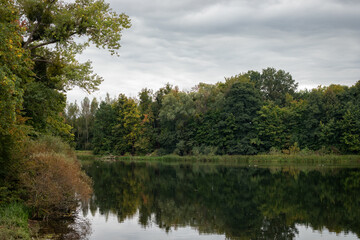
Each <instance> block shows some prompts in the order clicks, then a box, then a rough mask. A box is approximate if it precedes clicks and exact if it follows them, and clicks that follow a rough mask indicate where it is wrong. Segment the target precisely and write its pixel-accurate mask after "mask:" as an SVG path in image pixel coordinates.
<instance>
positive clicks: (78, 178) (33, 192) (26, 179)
mask: <svg viewBox="0 0 360 240" xmlns="http://www.w3.org/2000/svg"><path fill="white" fill-rule="evenodd" d="M24 156H25V158H26V159H27V161H26V166H25V171H24V173H23V174H22V176H21V182H22V184H23V186H24V187H25V189H26V190H27V192H28V196H27V199H26V203H27V204H28V206H29V207H30V208H31V209H32V213H33V217H46V218H49V217H59V216H63V215H64V214H71V213H72V212H73V211H74V210H75V208H76V207H77V204H78V200H79V199H82V200H86V199H87V198H88V197H89V196H90V193H91V181H90V179H89V178H88V177H87V176H86V174H85V173H83V172H82V171H81V168H80V165H79V163H78V162H77V160H76V157H75V154H74V152H73V151H72V150H71V148H70V147H69V146H68V145H67V144H65V143H63V142H61V140H60V139H58V138H54V137H50V136H48V137H44V138H41V139H39V141H30V142H29V143H28V145H27V147H26V149H25V152H24Z"/></svg>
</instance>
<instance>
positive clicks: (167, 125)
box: [67, 68, 360, 156]
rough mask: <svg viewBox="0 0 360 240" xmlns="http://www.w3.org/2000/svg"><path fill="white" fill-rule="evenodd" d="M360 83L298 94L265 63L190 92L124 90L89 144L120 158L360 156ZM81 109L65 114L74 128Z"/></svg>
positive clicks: (105, 105) (102, 113)
mask: <svg viewBox="0 0 360 240" xmlns="http://www.w3.org/2000/svg"><path fill="white" fill-rule="evenodd" d="M359 86H360V84H359V83H357V84H355V85H354V86H352V87H346V86H341V85H330V86H328V87H318V88H315V89H311V90H304V91H299V92H296V88H297V83H295V81H294V80H293V79H292V77H291V75H290V74H289V73H286V72H285V71H283V70H275V69H273V68H267V69H264V70H263V71H262V73H259V72H255V71H249V72H247V73H244V74H239V75H235V76H233V77H229V78H225V82H218V83H216V84H204V83H200V84H198V85H197V86H196V87H194V88H193V89H192V90H191V91H189V92H187V91H180V90H179V89H178V87H173V86H171V85H170V84H167V85H165V87H163V88H161V89H159V90H158V91H157V92H155V93H153V91H152V90H149V89H142V90H141V92H140V93H139V100H137V99H129V98H127V97H126V96H125V95H123V94H120V95H119V97H118V98H117V99H110V98H109V97H108V99H107V101H104V102H102V103H101V104H100V108H99V110H97V111H98V112H97V113H96V114H95V116H94V118H93V121H94V127H91V126H90V127H89V128H90V129H89V132H93V134H94V139H91V138H89V141H90V142H91V143H90V145H92V147H93V150H94V152H95V153H101V154H110V153H111V154H116V155H119V154H120V155H123V154H125V153H127V154H131V155H144V154H152V155H166V154H177V155H180V156H183V155H204V154H210V155H211V154H218V155H227V154H229V155H234V154H241V155H253V154H259V153H268V152H270V153H272V152H274V151H272V150H271V149H276V152H283V153H285V154H305V155H307V152H308V153H311V154H313V153H317V154H329V153H332V154H339V153H344V154H348V153H350V154H353V153H359V136H360V134H359V131H358V129H359V121H358V119H359V116H358V115H359V107H358V106H360V100H359V99H360V97H359V96H360V93H359V92H360V90H359V89H360V87H359ZM85 100H86V99H84V101H85ZM87 101H89V100H87ZM70 107H72V108H73V109H74V110H73V112H74V111H75V110H76V109H78V108H77V106H76V105H74V104H72V105H69V108H70ZM78 111H79V112H81V113H80V114H79V115H78V116H77V117H75V118H74V117H71V116H70V115H69V117H67V119H68V123H69V124H74V123H75V124H74V129H81V126H82V125H81V121H80V120H81V119H83V118H84V116H85V114H84V106H82V108H79V110H78ZM90 125H91V124H90ZM90 135H91V134H90ZM81 142H82V140H81V139H77V145H78V146H79V145H80V143H81ZM80 149H87V148H85V147H80ZM304 149H305V150H304ZM302 150H304V151H302Z"/></svg>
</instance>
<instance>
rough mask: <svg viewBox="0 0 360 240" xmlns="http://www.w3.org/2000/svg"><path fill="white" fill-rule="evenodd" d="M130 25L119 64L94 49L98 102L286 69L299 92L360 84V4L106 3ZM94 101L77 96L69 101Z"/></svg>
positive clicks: (279, 0) (280, 0)
mask: <svg viewBox="0 0 360 240" xmlns="http://www.w3.org/2000/svg"><path fill="white" fill-rule="evenodd" d="M105 1H106V2H109V3H110V6H111V7H112V9H113V10H115V11H116V12H118V13H121V12H124V13H126V14H127V15H129V17H130V18H131V21H132V27H131V28H130V29H127V30H125V31H124V32H123V38H122V40H121V45H122V47H121V49H120V57H115V56H111V55H110V54H109V53H108V52H107V51H106V50H102V49H95V48H90V49H88V50H87V51H85V52H84V54H83V55H81V56H80V57H79V59H80V60H81V61H85V60H88V59H90V60H91V61H92V62H93V68H94V71H95V72H96V73H98V74H99V75H100V76H102V77H103V78H104V82H103V83H102V84H101V85H100V90H99V91H97V92H95V93H94V94H92V95H91V97H92V96H95V97H97V98H104V96H105V94H106V93H107V92H108V93H110V95H111V96H112V97H114V96H117V95H118V94H119V93H125V94H126V95H127V96H130V97H136V96H137V94H138V92H139V91H140V90H141V89H142V88H150V89H153V90H154V91H156V90H158V89H159V88H160V87H163V86H164V85H165V84H166V83H167V82H169V83H170V84H172V85H177V86H179V88H180V89H182V90H190V89H191V88H192V87H193V86H195V85H196V84H198V83H199V82H205V83H216V82H218V81H223V80H224V77H230V76H233V75H236V74H239V73H242V72H247V71H248V70H257V71H261V70H262V69H264V68H267V67H274V68H276V69H283V70H285V71H287V72H290V74H291V75H292V76H293V78H294V79H295V80H296V81H297V82H299V88H301V89H304V88H308V89H309V88H314V87H317V86H318V85H329V84H333V83H334V84H343V85H349V86H350V85H353V84H354V83H355V82H357V81H358V80H360V0H153V1H146V0H105ZM85 96H89V95H87V94H86V93H85V92H84V91H82V90H79V89H74V90H72V91H69V92H68V101H71V102H72V101H74V100H77V101H78V102H80V101H81V100H82V99H83V97H85Z"/></svg>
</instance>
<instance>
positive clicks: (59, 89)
mask: <svg viewBox="0 0 360 240" xmlns="http://www.w3.org/2000/svg"><path fill="white" fill-rule="evenodd" d="M16 7H17V8H18V9H19V12H20V13H21V15H20V19H22V26H23V27H24V28H25V29H26V30H25V33H24V34H23V41H22V48H23V49H26V50H28V51H29V52H30V55H31V59H32V61H34V63H35V65H34V72H35V74H36V77H35V78H34V81H33V82H29V83H27V84H26V86H25V89H26V91H25V96H24V99H25V101H24V106H25V112H26V116H27V117H29V118H31V120H30V121H29V123H30V124H31V125H32V126H34V129H35V130H36V131H37V132H45V133H51V134H55V135H62V134H61V133H59V132H61V131H65V133H64V134H70V131H69V129H68V128H67V127H66V126H65V125H64V123H63V117H62V116H61V115H60V114H59V113H61V112H62V110H63V108H64V107H65V102H66V95H65V92H66V91H67V90H69V89H72V88H73V87H74V86H79V87H80V88H82V89H84V90H86V91H88V92H91V91H93V90H96V89H97V86H98V85H99V84H100V83H101V81H102V78H101V77H99V76H98V75H97V74H94V73H93V71H92V67H91V62H90V61H88V62H85V63H79V62H78V61H77V59H76V55H77V54H81V53H82V52H83V50H84V49H85V48H86V47H88V46H90V44H93V45H95V46H96V47H98V48H107V49H108V50H109V51H110V53H111V54H117V50H118V49H119V48H120V43H119V41H120V39H121V33H122V30H123V29H126V28H129V27H130V20H129V18H128V16H127V15H125V14H123V13H122V14H117V13H115V12H113V11H112V9H111V8H110V6H109V4H107V3H105V2H104V1H102V0H76V1H75V2H71V3H69V2H66V1H61V0H49V1H42V0H18V1H17V5H16ZM53 102H55V103H56V104H53ZM49 126H50V128H49Z"/></svg>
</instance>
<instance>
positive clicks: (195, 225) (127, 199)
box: [48, 162, 360, 240]
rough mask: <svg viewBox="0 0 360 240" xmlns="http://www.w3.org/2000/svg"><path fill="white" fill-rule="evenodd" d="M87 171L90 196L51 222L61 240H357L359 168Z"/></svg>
mask: <svg viewBox="0 0 360 240" xmlns="http://www.w3.org/2000/svg"><path fill="white" fill-rule="evenodd" d="M86 171H87V173H88V174H89V176H91V177H92V179H93V182H94V195H93V196H92V198H91V199H90V201H89V202H88V203H86V204H83V205H82V207H81V208H79V213H78V217H77V218H76V219H74V220H72V221H71V222H70V223H69V222H67V223H63V224H62V225H61V224H59V223H58V222H57V223H56V224H55V226H56V227H54V229H57V228H59V229H63V230H61V231H60V233H61V234H60V235H59V238H58V239H94V240H100V239H107V240H112V239H359V237H358V236H360V208H359V206H360V169H359V168H324V167H321V166H319V167H312V168H304V169H302V168H298V167H297V168H292V167H285V166H284V167H276V168H259V167H249V166H226V165H217V164H188V163H184V164H162V163H149V162H137V163H135V162H132V163H130V162H114V163H105V162H94V163H93V164H92V165H90V166H88V167H87V169H86ZM60 225H61V226H63V227H59V226H60ZM49 228H51V227H48V229H49ZM56 231H58V232H59V230H56Z"/></svg>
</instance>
